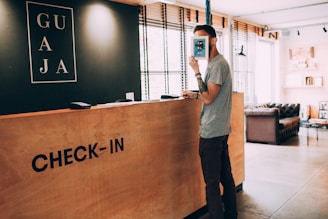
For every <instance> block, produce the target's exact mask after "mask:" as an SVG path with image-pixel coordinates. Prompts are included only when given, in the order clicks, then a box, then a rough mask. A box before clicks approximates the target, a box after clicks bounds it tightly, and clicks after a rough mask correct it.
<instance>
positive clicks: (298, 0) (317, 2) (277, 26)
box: [176, 0, 328, 30]
mask: <svg viewBox="0 0 328 219" xmlns="http://www.w3.org/2000/svg"><path fill="white" fill-rule="evenodd" d="M176 2H177V3H183V4H186V5H191V6H196V7H199V8H204V9H206V0H177V1H176ZM210 5H211V11H212V12H218V13H221V14H225V15H230V16H232V17H237V18H242V19H244V20H247V21H249V22H252V23H254V24H258V25H263V26H265V25H267V26H268V27H269V30H283V29H293V28H301V27H306V26H319V25H322V26H323V25H325V24H327V26H328V1H323V0H212V1H210Z"/></svg>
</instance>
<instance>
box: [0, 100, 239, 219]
mask: <svg viewBox="0 0 328 219" xmlns="http://www.w3.org/2000/svg"><path fill="white" fill-rule="evenodd" d="M234 99H235V100H234V102H236V100H238V101H237V102H238V105H240V104H241V105H243V104H242V101H243V96H242V94H234ZM234 104H235V103H234ZM200 106H201V104H200V102H199V101H196V100H172V101H156V102H143V103H120V104H108V105H102V106H96V107H92V108H91V109H88V110H69V109H66V110H56V111H46V112H37V113H27V114H17V115H7V116H0V141H1V146H0V172H1V180H0V188H1V190H0V218H124V219H125V218H183V217H185V216H187V215H189V214H190V213H192V212H194V211H196V210H197V209H199V208H201V207H203V206H204V205H205V190H204V183H203V178H202V173H201V168H200V160H199V156H198V135H197V133H198V124H199V121H198V118H199V112H200ZM242 110H243V108H242ZM234 111H236V110H235V109H234ZM238 111H239V110H238ZM236 113H237V111H236V112H235V113H233V114H236ZM237 114H238V115H239V114H240V115H242V116H239V118H238V120H240V119H241V120H240V121H238V123H240V124H243V111H241V112H238V113H237ZM233 124H234V123H233ZM240 124H238V128H235V129H234V126H235V125H233V130H236V131H238V132H241V131H242V132H241V133H239V134H240V135H241V136H239V134H237V133H234V131H233V133H232V134H231V137H230V140H229V143H230V147H231V149H230V154H231V159H232V161H231V162H232V166H233V173H234V176H235V180H236V185H239V184H241V183H242V182H243V180H244V142H243V125H240ZM239 125H240V127H239ZM237 139H240V140H238V141H236V143H234V140H237Z"/></svg>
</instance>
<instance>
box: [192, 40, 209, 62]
mask: <svg viewBox="0 0 328 219" xmlns="http://www.w3.org/2000/svg"><path fill="white" fill-rule="evenodd" d="M191 42H192V45H191V49H192V51H191V52H192V55H193V56H194V57H195V59H208V53H209V51H208V50H209V44H208V43H209V42H208V36H198V37H192V39H191Z"/></svg>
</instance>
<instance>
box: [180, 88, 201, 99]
mask: <svg viewBox="0 0 328 219" xmlns="http://www.w3.org/2000/svg"><path fill="white" fill-rule="evenodd" d="M181 96H182V97H183V98H185V99H198V93H197V92H192V91H190V90H185V91H183V92H182V94H181Z"/></svg>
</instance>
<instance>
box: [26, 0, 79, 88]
mask: <svg viewBox="0 0 328 219" xmlns="http://www.w3.org/2000/svg"><path fill="white" fill-rule="evenodd" d="M26 12H27V28H28V42H29V58H30V74H31V83H32V84H35V83H66V82H76V81H77V76H76V60H75V41H74V19H73V9H72V8H68V7H62V6H56V5H49V4H44V3H37V2H31V1H27V2H26Z"/></svg>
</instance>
